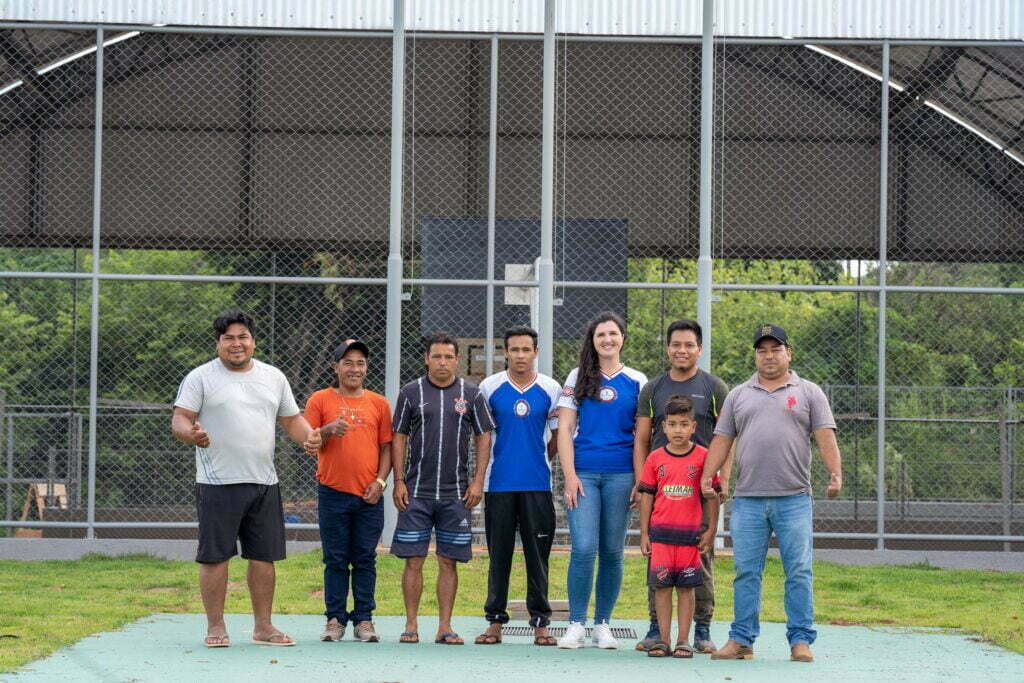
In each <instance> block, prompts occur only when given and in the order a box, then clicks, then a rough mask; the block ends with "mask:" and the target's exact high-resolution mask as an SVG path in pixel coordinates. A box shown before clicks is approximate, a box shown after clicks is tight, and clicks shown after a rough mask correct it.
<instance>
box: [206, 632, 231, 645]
mask: <svg viewBox="0 0 1024 683" xmlns="http://www.w3.org/2000/svg"><path fill="white" fill-rule="evenodd" d="M203 645H204V646H206V647H231V639H230V638H228V634H226V633H225V634H224V635H222V636H206V638H204V639H203Z"/></svg>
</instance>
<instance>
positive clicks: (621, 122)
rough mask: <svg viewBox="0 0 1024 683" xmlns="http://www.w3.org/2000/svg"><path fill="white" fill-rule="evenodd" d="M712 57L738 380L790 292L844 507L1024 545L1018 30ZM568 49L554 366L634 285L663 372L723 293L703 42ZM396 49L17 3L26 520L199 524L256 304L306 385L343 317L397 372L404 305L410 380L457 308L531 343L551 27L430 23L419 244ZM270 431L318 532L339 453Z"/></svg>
mask: <svg viewBox="0 0 1024 683" xmlns="http://www.w3.org/2000/svg"><path fill="white" fill-rule="evenodd" d="M98 38H99V39H101V40H102V41H103V51H102V52H103V62H102V64H103V72H102V79H101V81H100V82H99V83H97V79H96V75H97V60H96V54H97V50H96V47H97V39H98ZM887 52H888V54H889V63H888V65H886V64H885V55H886V53H887ZM715 71H716V76H715V84H714V137H713V142H714V162H713V173H712V177H713V181H712V182H713V188H714V193H713V206H712V216H713V219H712V228H713V229H712V240H711V253H712V256H713V257H714V281H713V292H714V296H713V299H712V307H711V309H712V330H711V332H712V335H711V338H712V341H711V344H710V345H709V346H708V347H706V348H705V351H704V352H705V354H709V355H710V356H711V364H712V370H713V371H714V372H715V373H716V374H718V375H719V376H721V377H722V378H723V379H725V380H726V382H727V383H728V384H730V385H731V386H735V385H736V384H739V383H741V382H743V381H745V380H746V379H747V378H748V377H749V376H750V375H751V373H752V372H753V356H752V353H751V350H750V348H749V337H750V332H751V330H752V329H753V327H754V326H755V325H757V324H759V323H762V322H774V323H777V324H781V325H783V326H784V327H786V328H787V330H789V332H790V335H791V337H792V339H793V341H794V346H795V352H794V369H795V370H796V371H797V372H798V373H800V374H801V376H803V377H807V378H808V379H811V380H813V381H815V382H817V383H818V384H820V385H822V386H823V387H824V388H825V390H826V392H827V393H828V395H829V397H830V399H831V401H832V406H833V410H834V412H835V414H836V417H837V421H838V424H839V430H838V434H839V442H840V446H841V450H842V452H843V455H844V465H843V467H844V481H845V486H844V490H843V494H842V496H841V497H840V498H839V499H838V500H835V501H826V500H824V498H823V491H824V487H825V473H824V471H823V468H822V466H821V463H820V462H819V461H817V460H816V461H815V464H814V468H813V473H812V474H813V478H814V487H815V497H816V506H817V510H816V532H817V533H818V534H819V536H820V537H821V541H822V542H823V543H826V542H827V543H832V544H837V545H844V544H845V545H848V546H855V547H875V544H876V542H877V539H878V537H879V534H880V532H883V531H884V533H885V544H886V545H887V546H888V547H959V548H1006V549H1010V548H1013V549H1020V547H1021V546H1022V543H1021V542H1020V539H1021V536H1022V534H1024V510H1022V507H1024V506H1022V504H1021V500H1022V497H1024V481H1022V479H1024V477H1022V476H1021V474H1020V469H1021V465H1022V463H1024V455H1022V453H1024V443H1022V442H1021V438H1022V437H1021V436H1020V435H1019V434H1018V429H1017V425H1018V421H1019V416H1020V414H1021V411H1022V408H1024V388H1021V387H1024V342H1022V341H1021V340H1020V335H1019V333H1018V332H1017V325H1016V322H1017V321H1018V320H1020V319H1021V317H1022V316H1021V313H1024V310H1019V309H1021V307H1022V302H1024V298H1022V296H1021V291H1022V287H1024V271H1022V269H1021V266H1020V263H1021V253H1020V246H1019V245H1020V244H1021V240H1020V226H1021V225H1022V224H1024V220H1022V219H1024V203H1022V201H1024V200H1022V197H1024V163H1022V162H1024V156H1022V154H1021V149H1022V135H1021V130H1022V125H1024V50H1022V49H1019V48H1004V47H985V46H977V45H974V46H963V47H957V46H955V45H948V44H944V45H942V46H930V45H920V44H914V45H909V44H893V45H891V46H887V47H886V48H883V46H882V45H881V44H871V43H859V44H856V45H839V44H832V43H830V44H828V45H800V44H794V43H785V44H782V43H781V42H779V41H776V42H775V43H772V44H767V43H766V44H752V43H751V42H750V41H747V42H744V43H742V44H739V43H734V42H728V41H723V42H721V43H719V44H718V45H717V46H716V48H715ZM886 71H888V72H889V74H890V81H889V83H888V84H887V85H888V87H887V90H888V98H887V99H888V102H887V107H886V106H885V104H886V103H885V102H884V100H885V99H886V98H884V97H883V84H882V82H881V81H882V80H883V78H884V73H885V72H886ZM555 73H556V76H555V101H556V115H555V126H554V140H555V152H554V169H555V174H554V185H555V193H554V197H555V199H554V215H555V219H554V226H553V228H554V230H553V236H552V243H551V247H552V253H553V260H554V267H555V280H556V283H555V287H554V291H553V292H552V295H553V299H554V310H555V313H554V321H553V330H554V348H553V349H551V352H552V357H553V372H554V375H555V376H556V379H558V380H560V381H561V380H564V378H565V376H566V375H567V374H568V372H569V371H570V370H571V368H573V367H574V366H575V365H576V363H577V358H578V354H579V345H580V341H581V340H580V335H581V334H582V331H583V328H584V326H585V324H586V322H587V320H588V319H589V318H591V317H593V316H594V315H595V314H596V313H597V312H599V311H602V310H606V309H610V310H615V311H619V312H621V313H624V314H625V315H626V317H627V319H628V322H629V330H628V339H627V343H626V347H625V350H624V361H625V362H626V363H627V364H628V365H630V366H632V367H635V368H637V369H639V370H641V371H642V372H644V373H646V374H647V375H648V376H651V377H653V376H655V375H657V374H658V373H659V372H662V371H663V370H664V369H665V367H666V364H665V362H666V361H665V353H664V340H663V334H664V330H665V328H666V326H667V325H668V324H669V323H670V322H671V321H673V320H675V319H677V318H682V317H686V318H693V317H695V314H696V309H697V307H698V297H699V296H700V295H699V293H698V291H697V284H696V283H697V264H696V257H697V255H698V253H699V248H700V237H699V235H700V233H699V223H700V143H701V126H700V123H701V122H700V112H701V56H700V48H699V45H698V44H696V43H694V42H693V41H688V40H679V41H674V42H673V41H647V42H643V41H641V40H635V41H633V40H615V41H601V40H585V39H575V38H574V39H564V40H559V41H558V42H557V44H556V68H555ZM391 79H392V50H391V40H390V38H386V37H384V38H382V37H379V36H371V35H366V36H360V35H356V34H353V35H350V36H344V37H340V36H339V37H324V36H317V35H315V34H312V33H311V34H310V35H308V36H303V35H295V34H294V33H291V34H288V35H284V34H281V35H273V34H271V33H266V32H264V33H261V34H259V35H255V34H254V35H241V34H231V35H227V34H217V33H216V32H215V31H205V32H198V31H197V32H195V33H181V32H161V31H159V30H149V31H142V32H139V31H135V30H130V31H129V30H125V31H113V32H111V31H107V32H104V33H102V34H97V33H94V32H89V31H69V30H63V29H60V28H53V29H20V28H3V29H0V157H2V159H3V163H2V164H0V271H3V272H4V274H5V277H4V278H3V280H2V282H0V344H2V345H3V348H4V354H3V355H2V357H0V363H2V364H3V367H2V368H0V389H2V394H0V431H2V434H0V448H2V449H3V453H4V455H3V464H2V466H0V471H2V472H3V478H2V479H0V485H2V487H3V496H0V500H2V502H3V515H2V518H3V520H4V521H6V522H7V523H8V525H9V526H7V527H6V531H7V532H9V533H14V532H15V531H16V530H18V533H30V532H29V531H27V530H26V529H30V528H32V527H31V523H32V522H36V523H37V525H36V527H35V529H41V530H42V531H41V532H38V533H44V534H45V535H48V536H59V535H65V536H68V535H79V536H80V535H83V534H85V533H86V530H85V529H84V528H83V527H84V526H85V524H86V521H87V520H88V519H89V518H90V515H89V510H88V501H89V499H90V493H91V495H92V498H93V499H94V501H95V505H94V508H93V518H94V519H95V521H96V522H97V523H98V525H97V526H96V527H95V529H94V532H95V534H96V535H98V536H101V537H117V536H139V535H142V536H148V537H157V538H172V537H190V536H192V535H193V534H194V533H195V532H194V529H192V528H191V526H190V525H192V523H194V520H195V511H194V504H193V486H194V484H193V482H194V476H193V475H194V470H193V468H194V465H193V456H192V453H191V452H190V451H189V449H187V448H185V447H183V446H182V445H181V444H179V443H178V442H176V441H174V440H173V438H172V437H171V436H170V431H169V425H168V422H169V415H170V403H171V401H172V400H173V397H174V395H175V392H176V389H177V386H178V383H179V382H180V381H181V379H182V377H184V375H185V374H186V373H187V372H188V370H189V369H191V368H192V367H195V366H196V365H198V364H200V363H202V362H205V361H206V360H208V359H209V358H211V357H212V356H213V349H214V344H213V341H214V340H213V336H212V331H211V329H210V322H211V320H212V318H213V317H214V316H215V315H216V313H218V312H219V311H220V310H223V309H225V308H228V307H233V306H239V307H242V308H245V309H246V310H248V311H250V312H251V313H252V314H253V315H254V316H255V318H256V320H257V334H256V337H257V356H258V357H259V358H261V359H262V360H264V361H266V362H269V363H272V364H274V365H276V366H278V367H280V368H281V369H282V370H283V371H284V373H285V374H286V376H287V377H288V378H289V380H290V381H291V383H292V387H293V390H294V392H295V394H296V397H297V399H298V400H299V401H300V403H304V402H305V400H306V398H307V397H308V396H309V395H310V394H311V393H312V392H313V391H316V390H317V389H319V388H322V387H323V386H326V385H327V383H328V382H329V379H330V376H329V372H328V361H329V355H328V354H329V350H330V348H331V347H332V346H333V345H334V344H336V343H337V342H338V341H339V340H341V339H344V338H347V337H357V338H360V339H363V340H365V341H366V342H367V343H368V345H369V347H370V349H371V353H372V355H371V365H370V373H369V377H368V385H369V387H370V388H371V389H373V390H375V391H378V392H381V393H384V392H385V391H386V382H385V376H386V371H387V369H388V368H387V359H386V356H385V348H386V344H387V340H388V337H389V335H396V334H397V335H400V347H401V360H400V367H399V368H398V376H399V381H400V383H405V382H408V381H411V380H413V379H414V378H415V377H417V376H418V375H420V374H422V373H423V371H424V368H423V356H422V354H423V346H422V340H423V337H424V336H426V335H428V334H430V333H431V332H434V331H437V330H445V331H449V332H451V333H453V334H454V335H455V336H457V337H458V338H459V340H460V344H461V347H462V348H461V350H462V362H463V367H462V369H461V372H462V373H463V374H464V375H466V376H467V377H469V378H471V379H473V380H474V381H479V380H480V379H482V378H483V377H484V376H486V375H487V374H490V373H491V372H495V371H498V370H500V369H502V368H503V357H502V351H501V335H502V332H503V330H504V329H505V328H506V327H509V326H512V325H515V324H529V323H530V322H531V321H532V320H533V319H534V317H535V315H536V309H537V299H538V287H537V284H538V282H537V278H538V276H537V271H536V268H535V264H536V260H537V259H538V257H539V256H540V255H541V252H542V246H543V245H542V243H541V240H542V237H541V235H542V231H541V183H542V181H541V166H542V138H543V126H542V90H543V85H544V83H543V49H542V45H541V42H540V41H539V40H534V39H523V37H510V36H493V37H491V36H486V37H470V36H463V37H451V38H438V37H437V36H432V37H425V36H417V35H416V34H415V33H410V34H409V37H408V40H407V42H406V50H405V80H404V84H405V93H404V109H403V110H402V111H403V116H404V138H403V156H402V172H403V175H402V197H401V200H402V201H401V222H402V232H401V241H400V244H397V245H390V244H389V229H388V228H389V221H390V218H391V216H390V206H389V202H390V191H391V188H390V169H391V156H390V154H391V151H390V150H391V113H392V94H391ZM98 102H102V109H101V110H100V115H101V118H102V126H101V130H100V131H97V130H96V125H95V121H96V115H97V111H96V110H97V103H98ZM885 111H887V112H888V117H887V118H886V117H885V115H884V112H885ZM883 132H884V133H885V135H883ZM98 133H101V134H102V138H101V144H100V146H99V148H98V151H99V152H100V154H98V155H97V154H95V153H94V152H95V151H96V149H94V143H95V141H96V137H97V134H98ZM883 150H884V151H885V152H886V153H887V155H888V156H887V159H888V163H887V164H884V165H883V163H882V160H883V158H886V157H885V156H884V155H883ZM97 171H98V172H99V181H100V182H99V192H98V194H96V193H94V190H93V181H94V174H95V173H96V172H97ZM883 187H884V188H885V190H886V194H887V200H886V199H883V192H882V188H883ZM97 200H98V201H99V207H100V212H99V217H98V223H97V225H98V227H99V243H98V244H97V245H94V243H93V227H94V223H93V208H94V202H96V201H97ZM883 202H885V203H884V206H883ZM880 225H884V226H885V232H884V233H883V232H882V230H881V229H880ZM883 237H884V239H883ZM94 246H98V247H99V248H98V250H97V252H96V253H98V254H99V262H98V263H96V264H94V263H93V253H94V252H93V247H94ZM392 247H394V249H393V251H394V252H396V253H397V254H398V255H399V256H400V257H401V261H402V269H401V278H402V279H401V282H400V287H401V315H400V320H401V330H400V332H399V331H397V330H393V329H388V325H387V323H386V319H387V318H386V312H387V310H388V299H387V284H388V281H387V276H388V263H387V261H388V255H389V249H391V248H392ZM883 247H884V248H883ZM94 282H95V283H97V284H98V296H97V298H96V299H95V303H96V305H97V306H98V313H99V326H98V328H97V330H96V332H97V333H98V345H97V359H96V363H95V366H93V364H92V363H91V361H90V351H91V336H92V333H93V330H92V328H91V324H90V318H91V313H92V306H93V302H94V299H93V287H92V286H93V283H94ZM880 320H884V321H885V324H886V334H885V336H884V339H885V347H884V354H885V355H884V357H880V343H879V342H880V339H879V323H880ZM883 358H884V361H885V372H884V376H880V366H881V363H880V360H882V359H883ZM93 377H95V380H96V387H97V400H96V404H95V406H94V408H95V413H96V414H95V420H93V419H92V417H91V415H90V408H91V407H92V406H90V381H91V379H92V378H93ZM880 386H884V395H883V398H884V416H885V420H884V423H882V424H884V438H883V439H882V440H881V442H880V440H879V424H880V419H879V417H880V414H879V407H880V405H879V387H880ZM91 427H93V428H94V429H95V439H94V440H95V446H94V447H91V446H90V442H91V441H92V439H91V436H90V433H89V430H90V428H91ZM90 461H92V462H94V463H95V482H96V483H95V491H93V492H89V491H88V482H89V475H88V472H89V464H90ZM879 465H881V466H882V467H884V471H883V472H882V476H881V477H879V470H878V467H879ZM277 466H278V471H279V475H280V479H281V482H282V489H283V492H284V496H285V500H286V504H285V505H286V515H287V520H288V522H289V524H290V525H291V528H292V531H291V532H290V533H292V534H294V535H304V536H302V537H305V538H315V537H316V536H315V533H316V532H315V528H311V527H312V525H314V524H315V522H316V507H315V498H316V494H315V481H314V476H313V475H314V471H315V462H314V461H313V460H312V459H311V458H309V457H308V456H306V455H305V454H303V453H302V452H301V450H300V449H299V448H297V447H296V446H295V445H294V444H291V443H290V442H288V441H287V440H286V439H284V438H283V436H282V440H281V442H280V443H279V447H278V455H277ZM554 474H555V481H556V490H559V489H560V485H561V474H560V472H559V471H558V467H557V463H556V465H555V472H554ZM880 482H882V484H883V487H884V488H883V489H882V490H879V483H880ZM30 488H31V491H30ZM40 491H41V492H42V493H41V494H40V493H39V492H40ZM37 494H38V495H37ZM62 495H63V498H62ZM33 496H35V498H33ZM40 497H41V500H42V505H39V504H38V502H39V501H37V500H36V498H40ZM26 501H28V502H29V503H31V504H30V505H28V506H26ZM880 502H881V504H882V505H883V506H884V507H883V508H881V514H880V508H879V504H880ZM560 514H561V513H560ZM40 515H42V519H43V521H44V522H47V523H63V524H64V526H50V525H39V524H38V521H39V517H40ZM476 519H477V525H478V526H479V525H480V522H481V521H482V519H481V517H480V516H479V515H478V517H477V518H476ZM21 520H24V524H23V525H21V526H15V524H20V523H21ZM560 520H561V523H560V524H559V526H564V518H562V517H560ZM118 524H121V525H122V526H118ZM1004 539H1005V540H1004ZM1011 539H1016V540H1013V541H1012V542H1011ZM561 540H563V541H564V540H565V537H564V536H562V537H561Z"/></svg>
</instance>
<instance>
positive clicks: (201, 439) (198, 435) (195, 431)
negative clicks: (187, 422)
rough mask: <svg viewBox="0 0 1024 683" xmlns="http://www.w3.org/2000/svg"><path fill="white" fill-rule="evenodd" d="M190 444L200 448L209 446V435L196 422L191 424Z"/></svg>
mask: <svg viewBox="0 0 1024 683" xmlns="http://www.w3.org/2000/svg"><path fill="white" fill-rule="evenodd" d="M191 436H192V443H194V444H195V445H196V446H199V447H200V448H208V447H209V445H210V435H209V434H207V433H206V431H205V430H203V426H202V425H201V424H199V423H198V422H193V423H192V433H191Z"/></svg>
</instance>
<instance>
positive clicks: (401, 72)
mask: <svg viewBox="0 0 1024 683" xmlns="http://www.w3.org/2000/svg"><path fill="white" fill-rule="evenodd" d="M392 11H393V12H394V31H393V35H392V38H391V51H392V54H391V216H390V225H389V232H388V283H387V335H386V339H387V341H386V344H385V363H386V366H385V370H384V391H385V393H386V395H387V399H388V401H389V402H390V403H391V405H395V403H396V402H397V401H398V391H399V389H400V388H401V387H400V386H399V381H400V380H401V372H402V267H403V266H402V180H403V178H402V172H403V167H402V162H403V154H404V152H405V0H394V6H393V9H392ZM393 482H394V476H392V483H393ZM397 520H398V510H397V509H395V504H394V502H393V501H392V498H391V496H384V534H383V540H382V542H383V543H384V544H385V545H390V544H391V535H392V534H393V533H394V531H395V523H396V522H397Z"/></svg>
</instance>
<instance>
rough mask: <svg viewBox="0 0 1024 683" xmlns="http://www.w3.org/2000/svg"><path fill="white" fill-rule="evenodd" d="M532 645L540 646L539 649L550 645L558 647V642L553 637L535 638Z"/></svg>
mask: <svg viewBox="0 0 1024 683" xmlns="http://www.w3.org/2000/svg"><path fill="white" fill-rule="evenodd" d="M533 644H534V645H540V646H541V647H548V646H550V645H558V640H556V639H555V637H554V636H535V637H534V639H533Z"/></svg>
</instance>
